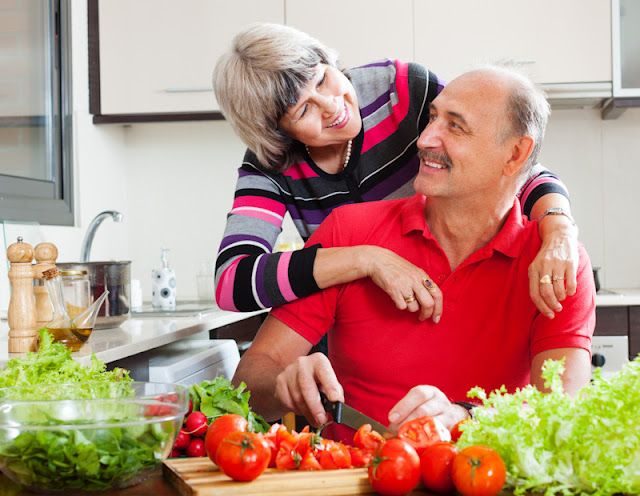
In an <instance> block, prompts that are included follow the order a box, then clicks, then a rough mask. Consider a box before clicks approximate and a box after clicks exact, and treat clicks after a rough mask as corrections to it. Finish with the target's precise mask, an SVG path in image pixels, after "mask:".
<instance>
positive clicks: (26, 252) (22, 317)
mask: <svg viewBox="0 0 640 496" xmlns="http://www.w3.org/2000/svg"><path fill="white" fill-rule="evenodd" d="M7 259H8V260H9V262H11V268H10V269H9V281H10V282H11V299H10V300H9V311H8V313H7V320H8V322H9V353H24V352H25V351H37V349H38V333H37V332H36V308H35V304H34V301H33V300H34V298H33V267H32V265H31V262H32V261H33V248H32V247H31V245H29V244H27V243H23V242H22V237H18V242H17V243H13V244H12V245H11V246H9V248H8V249H7Z"/></svg>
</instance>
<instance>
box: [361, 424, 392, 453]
mask: <svg viewBox="0 0 640 496" xmlns="http://www.w3.org/2000/svg"><path fill="white" fill-rule="evenodd" d="M384 441H385V440H384V438H383V437H382V436H381V435H380V433H378V432H376V431H374V430H372V429H371V424H364V425H363V426H362V427H360V429H358V430H357V431H356V433H355V435H354V436H353V444H355V445H356V447H358V448H371V449H375V448H376V447H377V446H378V445H379V444H382V443H384Z"/></svg>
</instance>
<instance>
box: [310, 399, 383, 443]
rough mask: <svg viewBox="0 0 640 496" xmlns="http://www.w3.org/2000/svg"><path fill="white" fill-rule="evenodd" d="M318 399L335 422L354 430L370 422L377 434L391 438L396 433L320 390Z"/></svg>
mask: <svg viewBox="0 0 640 496" xmlns="http://www.w3.org/2000/svg"><path fill="white" fill-rule="evenodd" d="M320 400H321V401H322V405H323V406H324V409H325V410H326V411H327V413H330V414H331V417H332V418H333V421H334V422H335V423H336V424H343V425H346V426H347V427H351V428H352V429H356V430H358V429H359V428H360V427H362V426H363V425H364V424H370V425H371V428H372V429H373V430H374V431H376V432H378V433H379V434H382V437H384V438H385V439H391V438H392V437H394V436H395V435H396V434H395V432H393V431H391V430H390V429H389V428H388V427H385V426H384V425H382V424H381V423H380V422H377V421H375V420H373V419H372V418H371V417H368V416H367V415H365V414H364V413H360V412H359V411H358V410H356V409H355V408H351V407H350V406H349V405H346V404H345V403H341V402H339V401H331V400H329V398H327V395H326V394H324V393H323V392H322V391H320Z"/></svg>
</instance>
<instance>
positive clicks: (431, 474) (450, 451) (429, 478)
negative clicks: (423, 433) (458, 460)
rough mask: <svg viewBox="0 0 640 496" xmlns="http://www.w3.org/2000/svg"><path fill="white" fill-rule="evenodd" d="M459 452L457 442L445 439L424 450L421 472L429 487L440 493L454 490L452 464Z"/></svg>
mask: <svg viewBox="0 0 640 496" xmlns="http://www.w3.org/2000/svg"><path fill="white" fill-rule="evenodd" d="M459 452H460V450H459V449H458V448H456V445H455V444H451V443H448V442H445V441H438V442H437V443H435V444H432V445H431V446H427V447H426V448H425V449H424V450H423V451H422V454H421V455H420V473H421V475H422V483H423V484H424V485H425V487H426V488H427V489H430V490H431V491H436V492H439V493H451V492H453V490H454V489H455V487H454V485H453V480H452V479H451V464H452V463H453V459H454V457H455V456H456V455H457V454H458V453H459Z"/></svg>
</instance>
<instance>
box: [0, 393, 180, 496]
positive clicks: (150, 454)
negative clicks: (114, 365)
mask: <svg viewBox="0 0 640 496" xmlns="http://www.w3.org/2000/svg"><path fill="white" fill-rule="evenodd" d="M188 401H189V390H188V388H186V387H184V386H180V385H177V384H162V383H152V382H110V383H104V382H101V383H82V384H48V385H38V386H20V387H13V388H2V389H0V470H2V472H3V473H4V474H5V475H6V476H7V477H9V478H10V479H12V480H14V481H15V482H18V483H20V484H22V485H23V486H25V487H26V488H28V489H30V490H33V491H38V492H47V493H71V492H80V491H82V492H84V491H103V490H108V489H116V488H125V487H129V486H133V485H135V484H138V483H139V482H141V481H142V480H144V479H145V478H146V477H147V476H148V475H150V473H151V472H153V471H154V470H155V469H156V468H157V467H158V466H159V465H160V464H161V463H162V461H163V460H164V459H166V458H167V456H168V455H169V453H170V451H171V447H172V446H173V443H174V441H175V438H176V436H177V434H178V432H179V431H180V427H181V426H182V421H183V418H184V415H185V414H186V412H187V406H188Z"/></svg>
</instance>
